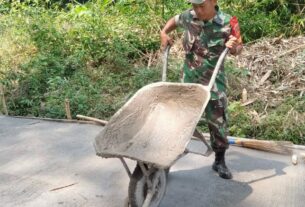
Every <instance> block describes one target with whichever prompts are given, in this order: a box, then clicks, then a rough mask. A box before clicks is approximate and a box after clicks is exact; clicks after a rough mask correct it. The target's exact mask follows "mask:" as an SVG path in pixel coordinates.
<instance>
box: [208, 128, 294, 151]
mask: <svg viewBox="0 0 305 207" xmlns="http://www.w3.org/2000/svg"><path fill="white" fill-rule="evenodd" d="M204 136H205V137H210V135H209V134H207V133H204ZM228 141H229V144H233V145H237V146H240V147H246V148H251V149H256V150H262V151H266V152H272V153H277V154H286V155H291V154H292V149H294V145H293V143H292V142H289V141H273V140H258V139H246V138H239V137H232V136H228Z"/></svg>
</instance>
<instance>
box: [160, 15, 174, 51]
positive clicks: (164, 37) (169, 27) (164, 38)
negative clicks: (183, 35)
mask: <svg viewBox="0 0 305 207" xmlns="http://www.w3.org/2000/svg"><path fill="white" fill-rule="evenodd" d="M176 28H177V24H176V20H175V17H172V18H171V19H170V20H168V21H167V23H166V24H165V26H164V27H163V29H162V30H161V32H160V38H161V48H162V49H164V48H165V47H166V46H167V45H168V44H170V45H172V44H173V40H172V39H171V38H170V37H169V36H168V34H169V33H170V32H172V31H173V30H175V29H176Z"/></svg>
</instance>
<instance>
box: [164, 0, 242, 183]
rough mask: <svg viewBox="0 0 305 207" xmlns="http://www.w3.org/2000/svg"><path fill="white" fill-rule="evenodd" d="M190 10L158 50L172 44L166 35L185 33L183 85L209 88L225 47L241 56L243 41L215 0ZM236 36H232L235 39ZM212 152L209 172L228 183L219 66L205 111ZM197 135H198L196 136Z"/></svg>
mask: <svg viewBox="0 0 305 207" xmlns="http://www.w3.org/2000/svg"><path fill="white" fill-rule="evenodd" d="M189 2H190V3H192V7H193V8H192V9H190V10H187V11H185V12H183V13H182V14H180V15H176V16H175V17H172V18H171V19H170V20H169V21H168V22H167V23H166V25H165V26H164V28H163V29H162V31H161V33H160V37H161V47H162V48H165V47H166V46H167V45H168V44H172V39H171V38H170V37H169V36H168V34H169V33H170V32H171V31H173V30H175V29H176V28H177V27H182V28H183V29H184V41H183V47H184V50H185V52H186V55H185V61H184V66H183V81H184V82H186V83H200V84H203V85H208V83H209V81H210V78H211V76H212V73H213V70H214V68H215V66H216V63H217V60H218V58H219V56H220V54H221V53H222V51H223V50H224V49H225V47H228V48H229V49H230V53H231V54H233V55H237V54H239V53H240V52H241V49H242V41H241V38H240V34H239V27H238V23H237V19H236V18H235V17H233V18H231V17H230V16H229V15H227V14H224V13H222V12H221V11H220V10H219V7H218V6H217V0H189ZM234 35H235V36H234ZM205 114H206V119H207V121H208V127H209V130H210V135H211V145H212V148H213V150H214V152H215V162H214V163H213V166H212V168H213V169H214V170H215V171H216V172H218V174H219V176H220V177H222V178H225V179H231V178H232V174H231V172H230V170H229V169H228V168H227V166H226V164H225V151H226V149H228V147H229V145H228V140H227V98H226V77H225V73H224V67H223V66H222V67H221V68H220V70H219V73H218V75H217V78H216V81H215V83H214V85H213V87H212V90H211V99H210V101H209V103H208V105H207V107H206V109H205ZM197 134H198V132H197Z"/></svg>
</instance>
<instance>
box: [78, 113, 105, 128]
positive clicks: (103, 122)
mask: <svg viewBox="0 0 305 207" xmlns="http://www.w3.org/2000/svg"><path fill="white" fill-rule="evenodd" d="M76 117H77V118H79V119H84V120H88V121H94V122H97V123H99V124H101V125H103V126H105V125H106V124H107V123H108V121H105V120H101V119H97V118H93V117H89V116H83V115H79V114H78V115H76Z"/></svg>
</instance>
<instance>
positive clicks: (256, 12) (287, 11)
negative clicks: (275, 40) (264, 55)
mask: <svg viewBox="0 0 305 207" xmlns="http://www.w3.org/2000/svg"><path fill="white" fill-rule="evenodd" d="M301 2H302V1H298V0H257V1H253V0H243V1H240V0H226V1H221V2H220V4H221V6H222V8H223V9H224V10H225V11H226V12H228V13H229V14H231V15H236V16H237V17H238V18H239V20H240V27H241V31H242V34H243V39H244V41H245V42H249V41H252V40H255V39H258V38H261V37H266V36H271V37H272V36H279V35H283V34H284V35H286V36H291V35H302V34H304V31H305V12H304V11H305V10H304V8H305V4H304V2H303V3H301Z"/></svg>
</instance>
